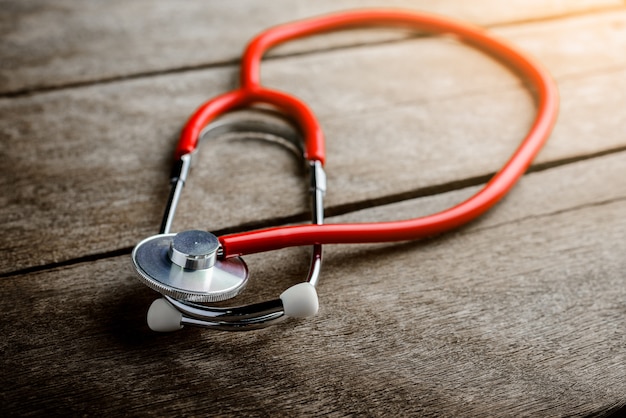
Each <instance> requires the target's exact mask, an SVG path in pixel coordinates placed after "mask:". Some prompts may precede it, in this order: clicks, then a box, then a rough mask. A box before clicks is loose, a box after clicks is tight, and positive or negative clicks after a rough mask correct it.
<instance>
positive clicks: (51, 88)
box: [0, 1, 626, 277]
mask: <svg viewBox="0 0 626 418" xmlns="http://www.w3.org/2000/svg"><path fill="white" fill-rule="evenodd" d="M625 8H626V1H625V2H624V6H617V5H615V6H603V7H598V8H595V9H592V10H584V11H581V10H575V11H570V12H565V13H561V14H558V15H551V16H541V17H535V18H524V19H517V20H512V21H504V22H497V23H491V24H485V25H481V26H482V27H484V28H487V29H497V28H503V27H515V26H520V25H525V24H532V23H540V22H550V21H557V20H559V19H567V18H575V17H578V16H590V15H594V14H602V13H608V12H611V11H621V10H624V9H625ZM433 36H436V35H431V34H428V33H416V34H411V35H408V36H402V37H400V38H398V39H386V40H381V41H366V42H362V43H356V44H349V45H337V46H332V47H326V48H320V47H316V48H312V49H309V50H303V51H291V52H287V53H272V52H271V50H270V53H269V54H268V55H266V56H264V57H263V61H273V60H280V59H285V58H291V57H298V56H302V55H314V54H319V53H325V52H330V51H343V50H345V51H349V50H354V49H359V48H366V47H371V46H376V45H388V44H396V43H402V42H406V41H410V40H414V39H418V38H428V37H433ZM239 62H240V59H234V60H224V61H219V60H218V61H215V62H210V63H203V64H197V65H183V66H179V67H172V68H166V69H161V70H153V71H143V72H137V73H134V74H127V75H117V76H112V77H100V78H93V79H90V80H83V81H77V82H69V83H61V84H56V85H48V86H42V87H25V88H20V89H16V90H12V91H5V92H1V93H0V99H3V98H6V99H10V98H20V97H28V96H34V95H37V94H44V93H49V92H55V91H62V90H72V89H80V88H84V87H91V86H97V85H106V84H113V83H117V82H123V81H128V80H138V79H143V78H152V77H159V76H164V75H172V74H184V73H188V72H195V71H205V70H210V69H217V68H226V67H231V66H237V65H239ZM0 277H1V276H0Z"/></svg>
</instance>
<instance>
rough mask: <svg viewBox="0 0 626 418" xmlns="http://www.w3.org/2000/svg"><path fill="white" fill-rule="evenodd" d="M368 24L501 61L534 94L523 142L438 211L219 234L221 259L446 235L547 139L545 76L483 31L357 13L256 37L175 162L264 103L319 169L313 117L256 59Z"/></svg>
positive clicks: (550, 99)
mask: <svg viewBox="0 0 626 418" xmlns="http://www.w3.org/2000/svg"><path fill="white" fill-rule="evenodd" d="M370 25H376V26H379V25H385V26H388V25H393V26H404V27H410V28H413V29H418V30H423V31H428V32H432V33H449V34H453V35H456V36H457V37H458V38H460V39H461V40H463V41H464V42H467V43H470V44H472V45H473V46H475V47H477V48H479V49H481V50H483V51H485V52H487V53H489V54H491V55H492V56H494V57H495V58H497V59H499V60H501V61H503V62H504V63H505V64H507V65H508V66H509V67H510V68H511V69H512V70H514V71H515V72H517V73H518V74H519V75H520V76H522V77H523V78H525V79H526V80H527V81H528V82H529V84H530V85H531V86H532V87H533V88H534V91H535V94H536V99H537V116H536V117H535V120H534V122H533V124H532V126H531V128H530V130H529V132H528V134H527V136H526V137H525V139H524V140H523V141H522V143H521V144H520V146H519V147H518V148H517V150H516V151H515V153H514V154H513V155H512V157H511V158H510V159H509V160H508V161H507V163H506V164H505V165H504V166H503V167H502V168H501V169H500V171H499V172H498V173H497V174H496V175H494V176H493V178H492V179H491V180H490V181H489V182H488V183H487V184H486V185H485V187H484V188H482V189H481V190H480V191H479V192H478V193H476V194H475V195H474V196H472V197H470V198H469V199H467V200H465V201H464V202H462V203H460V204H458V205H456V206H454V207H452V208H449V209H446V210H444V211H442V212H439V213H435V214H432V215H428V216H424V217H420V218H415V219H409V220H401V221H394V222H380V223H351V224H325V225H297V226H287V227H277V228H270V229H264V230H257V231H249V232H244V233H238V234H231V235H225V236H222V237H220V238H219V240H220V243H221V245H222V250H223V255H224V257H232V256H239V255H243V254H251V253H257V252H264V251H271V250H276V249H279V248H285V247H292V246H300V245H313V244H348V243H371V242H391V241H406V240H414V239H419V238H425V237H429V236H433V235H437V234H440V233H443V232H446V231H448V230H451V229H454V228H456V227H459V226H461V225H463V224H465V223H467V222H469V221H471V220H473V219H475V218H477V217H478V216H480V215H481V214H483V213H484V212H486V211H487V210H488V209H490V208H491V207H492V206H493V205H495V204H496V203H497V202H498V201H499V200H500V199H501V198H502V197H503V196H504V195H505V194H506V193H507V192H508V191H509V190H510V189H511V188H512V187H513V185H514V184H515V183H516V181H517V180H518V179H519V178H520V177H521V176H522V175H523V174H524V172H525V171H526V170H527V169H528V167H529V166H530V164H531V162H532V160H533V159H534V158H535V156H536V155H537V153H538V152H539V151H540V149H541V147H542V146H543V145H544V143H545V142H546V140H547V139H548V136H549V135H550V132H551V131H552V128H553V126H554V124H555V122H556V117H557V113H558V92H557V88H556V85H555V83H554V81H553V80H552V78H551V77H550V75H549V73H548V72H547V71H546V70H545V69H544V68H543V67H542V66H541V65H540V64H539V63H537V62H536V61H535V60H533V59H532V58H530V57H529V56H527V55H526V54H524V53H522V52H520V51H519V50H517V49H516V48H514V47H513V46H512V45H510V44H509V43H508V42H506V41H504V40H501V39H498V38H496V37H494V36H493V35H490V34H488V33H487V32H486V31H485V30H484V29H482V28H479V27H476V26H472V25H468V24H466V23H462V22H458V21H455V20H451V19H448V18H443V17H440V16H436V15H432V14H426V13H418V12H413V11H401V10H358V11H350V12H343V13H337V14H331V15H327V16H322V17H317V18H312V19H307V20H302V21H297V22H293V23H288V24H284V25H280V26H276V27H274V28H271V29H269V30H267V31H265V32H262V33H261V34H259V35H258V36H257V37H256V38H254V39H253V40H252V41H251V42H250V44H248V47H247V48H246V51H245V52H244V55H243V58H242V62H241V87H240V88H239V89H236V90H233V91H231V92H228V93H225V94H223V95H221V96H218V97H216V98H214V99H212V100H210V101H208V102H207V103H205V104H204V105H202V106H201V107H200V108H199V109H198V110H197V111H196V113H195V114H194V115H193V116H192V117H191V118H190V119H189V121H188V122H187V125H186V126H185V128H184V129H183V131H182V133H181V138H180V141H179V146H178V148H177V151H176V156H177V157H180V156H181V155H184V154H186V153H189V152H192V151H193V150H194V149H195V148H196V145H197V141H198V138H199V135H200V133H201V131H202V129H203V128H204V127H205V126H206V125H207V124H208V123H209V122H210V121H212V120H213V119H214V118H216V117H217V116H220V115H221V114H223V113H225V112H228V111H231V110H235V109H239V108H242V107H247V106H251V105H255V104H266V105H271V106H273V107H275V108H277V109H278V110H279V111H281V112H284V113H285V114H287V115H288V116H290V117H291V118H292V119H294V121H295V122H296V123H297V124H298V125H299V127H300V129H301V130H302V134H303V137H304V140H305V157H306V158H307V159H308V160H319V161H321V162H322V163H324V161H325V150H324V137H323V134H322V130H321V128H320V126H319V124H318V122H317V120H316V118H315V116H314V115H313V113H312V112H311V110H310V109H309V107H308V106H307V105H306V104H304V103H303V102H302V101H300V100H299V99H297V98H295V97H293V96H290V95H288V94H286V93H282V92H279V91H276V90H271V89H267V88H264V87H263V86H261V84H260V65H261V59H262V57H263V54H264V53H265V52H266V51H267V50H268V49H270V48H272V47H274V46H276V45H278V44H280V43H283V42H286V41H289V40H292V39H296V38H301V37H306V36H310V35H314V34H317V33H322V32H328V31H333V30H337V29H343V28H348V27H357V26H370Z"/></svg>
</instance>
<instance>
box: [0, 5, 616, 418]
mask: <svg viewBox="0 0 626 418" xmlns="http://www.w3.org/2000/svg"><path fill="white" fill-rule="evenodd" d="M422 3H423V4H422ZM518 3H519V4H518ZM104 4H105V3H102V4H100V3H88V2H55V3H54V6H53V5H52V3H49V2H40V3H39V2H28V3H25V2H18V1H2V2H0V6H2V7H0V33H2V42H0V62H2V65H0V67H1V68H0V94H3V98H2V99H0V138H1V140H2V144H3V147H2V148H0V153H1V154H0V155H1V158H0V161H1V164H0V219H2V220H3V222H2V229H1V231H0V232H2V240H0V249H1V251H2V254H3V255H4V257H2V261H1V262H0V274H2V275H3V284H4V286H3V287H2V288H0V293H1V295H2V300H3V302H2V311H3V321H2V335H3V336H4V339H3V341H2V343H1V344H0V347H1V348H2V349H1V350H2V351H1V353H2V361H1V362H0V365H1V366H0V367H1V370H0V375H2V376H3V377H2V382H3V384H2V387H1V392H2V395H1V398H0V399H1V403H0V411H1V412H2V414H3V415H29V414H39V415H41V414H44V413H46V412H47V413H50V412H57V413H61V412H73V413H74V414H75V415H85V414H86V415H122V414H130V415H163V414H176V415H186V414H191V415H207V414H211V415H215V414H223V415H230V414H239V415H259V416H268V415H325V414H330V415H337V416H341V415H350V414H358V415H385V416H394V415H418V416H419V415H444V416H458V415H465V416H485V415H492V416H501V415H502V416H505V415H506V416H519V415H529V416H531V415H532V416H537V415H539V416H562V415H568V416H569V415H576V416H580V415H586V414H593V413H596V412H597V413H605V412H608V411H611V410H612V409H613V408H616V407H620V406H623V405H624V403H625V402H626V369H625V368H626V341H625V340H624V330H625V329H626V327H625V325H626V321H625V318H626V317H625V316H624V314H625V313H626V305H625V302H624V301H625V300H626V298H625V296H626V295H625V293H626V286H625V284H626V283H625V281H626V279H625V276H624V273H623V272H624V271H626V269H625V268H624V267H626V265H625V263H626V257H625V256H624V254H625V251H624V250H625V245H626V244H625V243H626V239H625V238H626V220H625V218H624V213H626V211H625V209H626V208H625V206H624V205H625V202H626V180H624V179H625V178H626V176H625V175H626V155H625V150H626V139H625V136H624V134H623V132H624V130H623V127H624V126H625V123H626V106H624V104H625V103H626V96H625V93H624V91H626V85H625V83H626V81H625V80H626V58H625V55H624V53H623V51H624V50H626V48H625V47H626V7H625V6H624V4H623V2H617V1H571V2H560V1H554V2H545V1H542V2H534V1H533V2H516V5H514V6H513V5H511V4H510V3H507V7H503V6H502V3H501V2H495V1H487V0H484V1H481V2H479V3H477V2H471V5H470V4H469V3H468V4H464V2H460V1H453V0H450V1H443V2H434V4H433V2H419V1H417V2H401V1H397V2H394V3H386V5H387V6H403V7H411V8H416V9H420V8H421V9H424V10H430V11H435V12H444V13H446V14H449V15H452V16H456V17H461V18H467V19H470V20H472V21H474V22H477V23H481V24H485V25H488V26H493V27H494V31H495V32H496V33H498V34H499V35H501V36H503V37H505V38H507V39H509V40H511V41H513V42H514V43H516V44H518V45H520V46H522V47H523V48H524V49H526V50H528V51H529V52H531V53H532V54H533V55H535V56H537V57H538V58H539V59H540V60H541V61H542V62H544V63H545V64H546V65H547V66H548V68H549V69H550V70H551V71H552V73H553V74H554V75H555V78H556V79H557V81H558V83H559V89H560V92H561V96H562V110H561V115H560V119H559V124H558V126H557V128H556V130H555V132H554V135H553V136H552V138H551V140H550V142H549V143H548V145H547V147H546V148H545V150H544V151H543V152H542V153H541V155H540V157H539V159H538V160H537V163H536V165H535V167H534V170H536V171H535V172H534V173H532V174H529V175H527V176H526V177H525V178H524V180H523V181H522V182H521V184H520V185H519V186H518V187H517V188H516V189H515V190H514V193H513V194H512V195H511V196H509V197H507V199H505V201H504V202H503V204H501V205H499V206H498V207H497V208H496V210H494V211H492V212H490V213H489V214H488V215H487V216H486V217H484V218H482V219H481V220H480V221H478V222H476V223H474V224H472V225H470V226H468V227H466V228H464V229H463V230H461V231H460V232H458V233H454V234H449V235H446V236H444V237H441V238H438V239H435V240H431V241H428V242H424V243H419V244H407V245H391V246H388V245H385V246H347V247H332V246H329V247H328V249H327V260H326V265H325V268H324V274H323V278H322V285H321V286H320V289H319V293H320V298H321V303H322V308H321V312H320V315H319V316H318V317H316V318H315V319H313V320H310V321H292V322H290V323H285V324H283V325H281V326H280V327H277V328H274V329H271V330H266V331H261V332H258V333H252V334H245V335H242V334H238V335H231V334H223V333H218V334H213V333H208V332H205V331H198V330H184V331H183V332H180V333H177V334H174V335H165V336H164V335H155V334H153V333H151V332H149V331H148V330H147V327H146V326H145V324H144V315H145V310H146V308H147V306H148V305H149V303H150V301H151V299H152V298H153V297H154V294H153V293H152V292H151V291H150V290H148V289H146V288H144V287H143V286H142V285H141V284H140V283H138V282H137V281H136V280H134V279H133V278H132V274H131V273H130V272H129V260H128V255H127V253H128V251H129V248H130V247H131V246H132V245H134V244H135V243H136V242H137V241H138V240H139V239H141V238H143V237H145V236H147V235H150V234H152V233H154V232H155V230H156V228H157V226H158V223H159V220H160V219H159V218H160V216H161V212H162V209H163V204H164V200H165V198H166V194H167V192H168V190H167V175H168V168H169V159H170V153H171V150H172V148H173V143H174V142H175V138H176V135H177V132H178V130H179V129H180V126H181V124H182V123H183V121H184V120H185V119H186V117H187V115H188V114H189V113H191V112H192V111H193V109H194V108H195V107H196V106H197V105H198V104H199V103H201V102H203V101H204V100H206V99H207V98H210V97H211V96H213V95H215V94H217V93H221V92H223V91H225V90H228V89H230V88H232V87H233V86H234V80H235V79H236V76H237V68H236V65H235V64H234V63H235V61H236V59H237V57H238V54H239V52H240V51H241V49H242V48H243V45H244V44H245V41H246V40H247V39H248V38H249V37H250V36H251V35H252V34H254V33H256V32H258V31H259V30H260V29H262V28H264V27H266V26H268V25H271V24H275V23H279V22H282V21H287V20H292V19H294V18H299V17H304V16H309V15H312V14H317V13H320V12H323V11H329V10H339V9H345V8H349V7H353V6H355V5H359V6H367V5H373V4H374V3H369V2H358V4H357V3H356V2H350V1H333V2H297V3H294V2H289V3H288V4H289V5H287V3H285V2H281V1H277V2H271V3H269V4H267V3H262V6H261V3H260V2H254V1H251V0H248V1H241V2H238V3H237V6H236V7H234V6H232V3H231V2H229V3H226V2H184V3H180V2H176V3H173V2H172V3H169V2H164V1H163V2H150V5H151V6H150V7H145V4H144V3H143V2H139V1H137V2H107V5H106V6H104ZM294 4H296V5H297V6H295V7H294V6H293V5H294ZM422 6H423V7H422ZM174 9H175V10H174ZM585 12H587V13H585ZM61 16H63V18H64V20H63V22H64V24H63V25H59V24H58V21H59V20H58V19H59V17H61ZM216 16H219V18H215V17H216ZM208 17H212V20H210V19H208ZM183 22H184V24H183ZM202 23H206V25H203V24H202ZM181 28H184V29H185V30H182V29H181ZM218 34H219V36H220V38H219V41H217V42H216V36H217V35H218ZM389 40H394V42H384V41H389ZM381 42H382V43H381ZM337 47H341V50H336V48H337ZM198 50H201V51H202V52H203V54H198V53H197V51H198ZM18 51H19V52H18ZM273 54H274V56H275V57H276V58H275V59H272V60H269V61H268V62H266V63H265V64H264V67H263V80H264V82H266V83H267V84H269V85H272V86H274V87H277V88H280V89H283V90H286V91H290V92H292V93H294V94H296V95H297V96H299V97H301V98H303V99H305V100H306V101H307V102H308V103H310V105H311V106H312V107H313V109H314V110H315V111H316V113H317V114H318V116H319V117H320V120H321V122H322V124H323V126H324V129H325V132H326V135H327V138H328V151H329V159H328V164H327V169H328V174H329V186H330V190H329V193H328V196H327V201H328V207H329V212H330V213H331V214H333V213H334V214H341V213H345V215H341V216H335V217H331V218H330V219H329V222H338V221H344V220H350V221H362V220H377V219H396V218H406V217H413V216H416V215H421V214H427V213H430V212H433V211H435V210H439V209H442V208H444V207H447V206H449V205H450V204H453V203H456V202H458V201H460V200H461V199H462V198H463V197H465V196H468V195H469V193H471V192H472V191H474V190H475V187H466V186H470V185H473V184H478V183H480V182H481V181H482V180H483V179H484V178H486V176H488V175H489V174H491V173H493V172H494V171H495V170H497V168H498V167H499V166H500V164H501V163H502V162H503V161H504V160H505V159H506V158H507V156H508V155H509V154H510V153H511V152H512V150H513V149H514V148H515V146H516V144H517V143H518V142H519V140H520V138H521V137H522V136H523V134H524V132H525V130H526V129H527V127H528V124H529V123H530V120H531V118H532V116H533V103H532V97H531V96H530V95H529V94H528V93H527V92H526V91H525V90H524V88H523V86H522V85H521V83H520V81H519V80H518V79H517V78H516V77H514V76H513V75H512V74H510V73H509V72H508V71H506V70H505V69H504V68H503V67H501V66H500V65H499V64H497V63H495V62H493V61H492V60H490V59H489V58H487V57H485V56H483V55H482V54H480V53H478V52H476V51H473V50H471V49H468V48H467V47H466V46H463V45H459V44H456V43H454V42H451V41H450V40H442V39H434V38H417V39H416V38H414V37H411V36H410V35H407V33H406V32H401V33H400V32H395V31H385V30H380V31H379V30H368V31H351V32H348V33H344V34H339V35H330V36H325V37H323V38H318V39H312V40H308V41H303V42H299V43H296V44H292V45H289V46H287V47H285V48H281V49H280V50H277V51H275V52H274V53H273ZM127 78H130V79H127ZM27 92H28V93H27ZM372 150H375V151H372ZM300 174H301V170H300V167H299V165H298V163H297V162H296V161H295V160H294V159H293V157H292V156H291V155H290V154H289V153H286V152H285V151H284V150H283V149H281V147H277V146H275V145H272V144H270V143H268V142H266V141H258V140H257V141H255V140H250V139H245V140H243V139H236V140H232V139H222V140H218V141H213V143H212V144H211V145H209V144H207V145H206V146H205V147H203V148H202V150H201V152H200V154H199V158H198V163H197V164H196V165H195V166H194V169H193V173H192V176H191V179H190V181H189V184H188V186H187V187H186V190H185V198H184V199H183V203H182V206H181V208H180V215H179V216H178V218H177V220H176V222H175V228H174V229H175V230H179V229H185V228H189V227H199V228H206V229H209V230H214V231H215V230H217V231H219V230H236V229H241V228H244V227H245V226H246V225H248V224H251V223H254V222H260V223H262V224H271V223H280V222H284V221H289V220H293V219H300V218H303V217H305V215H306V207H307V205H306V202H305V198H306V194H305V190H304V184H303V181H302V179H301V178H300V177H301V176H300ZM192 196H193V198H192ZM384 203H389V204H388V205H383V206H378V205H382V204H384ZM376 206H378V207H376ZM224 207H227V208H228V210H224V209H223V208H224ZM359 209H362V210H359ZM307 258H308V255H307V252H306V250H305V249H295V250H288V251H281V252H278V253H275V254H271V257H268V258H267V260H265V259H264V257H262V256H258V255H257V256H253V257H250V258H249V259H248V261H249V264H250V265H251V266H252V268H253V274H254V276H253V282H252V283H251V285H250V288H249V289H248V290H247V291H246V293H245V294H244V295H242V297H241V300H243V301H250V300H259V299H263V298H266V297H275V296H276V294H278V293H279V292H280V291H281V290H282V289H284V288H285V287H287V286H288V285H289V284H291V283H295V282H297V281H299V280H301V277H302V276H303V274H304V269H305V268H306V259H307ZM55 263H56V264H55Z"/></svg>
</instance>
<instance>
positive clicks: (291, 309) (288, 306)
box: [280, 282, 319, 318]
mask: <svg viewBox="0 0 626 418" xmlns="http://www.w3.org/2000/svg"><path fill="white" fill-rule="evenodd" d="M280 300H282V302H283V309H284V310H285V315H287V316H291V317H293V318H306V317H309V316H313V315H315V314H316V313H317V309H318V308H319V301H318V300H317V292H316V291H315V286H313V285H312V284H311V283H307V282H305V283H298V284H297V285H295V286H291V287H290V288H289V289H287V290H285V291H284V292H283V293H282V294H281V295H280Z"/></svg>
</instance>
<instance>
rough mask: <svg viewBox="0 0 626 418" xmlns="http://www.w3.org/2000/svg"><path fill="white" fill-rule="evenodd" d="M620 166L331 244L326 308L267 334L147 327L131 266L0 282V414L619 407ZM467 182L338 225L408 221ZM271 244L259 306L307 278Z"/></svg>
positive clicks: (584, 410) (623, 350)
mask: <svg viewBox="0 0 626 418" xmlns="http://www.w3.org/2000/svg"><path fill="white" fill-rule="evenodd" d="M625 157H626V155H625V154H624V153H621V154H618V155H613V156H607V157H603V158H597V159H594V160H590V161H584V162H579V163H576V164H571V165H568V166H565V167H559V168H554V169H550V170H547V171H544V172H540V173H534V174H530V175H528V176H526V177H525V178H524V179H523V181H522V182H521V183H520V185H519V187H518V188H517V189H516V193H514V194H512V195H510V197H508V198H507V200H506V201H505V203H504V204H502V205H500V206H498V208H497V209H496V210H495V211H493V212H491V213H490V214H489V216H488V217H485V218H482V219H481V220H480V221H479V222H476V223H474V224H473V225H472V226H471V227H469V228H466V229H464V230H462V231H460V232H458V233H454V234H448V235H446V236H444V237H441V238H438V239H434V240H430V241H427V242H423V243H413V244H407V245H385V246H328V247H327V250H326V254H327V257H326V259H327V261H326V266H325V268H324V273H323V279H322V282H321V285H320V288H319V295H320V299H321V311H320V314H319V315H318V316H317V317H316V318H314V319H310V320H301V321H295V320H293V321H290V322H286V323H284V324H282V325H280V326H277V327H274V328H272V329H268V330H264V331H259V332H253V333H244V334H227V333H212V332H209V331H202V330H192V329H185V330H183V331H181V332H178V333H174V334H169V335H159V334H153V333H151V332H149V331H148V330H147V329H146V327H145V325H143V315H144V312H145V309H146V307H147V305H148V304H149V302H150V300H151V298H152V297H153V294H152V292H151V291H149V290H147V289H145V288H144V287H143V286H142V285H141V284H139V282H138V281H136V280H135V279H133V278H131V277H130V273H129V272H128V258H127V257H113V258H109V259H104V260H99V261H96V262H89V263H83V264H80V265H75V266H72V267H68V268H59V269H54V270H48V271H44V272H38V273H31V274H27V275H22V276H17V277H12V278H8V279H5V282H4V285H3V286H2V287H0V296H1V297H0V300H2V304H3V307H2V310H3V319H4V320H3V321H2V323H1V324H0V331H1V333H2V335H3V336H4V338H3V340H2V342H1V343H0V344H1V347H2V352H3V356H2V357H1V360H0V367H1V369H0V372H1V373H2V375H3V376H5V377H9V378H8V379H7V378H5V379H4V381H3V383H4V384H3V388H2V389H3V390H2V391H1V393H2V396H1V397H0V402H1V404H0V409H2V410H3V411H11V413H12V414H15V415H27V414H42V413H44V412H45V413H50V412H59V413H61V412H62V413H72V414H76V415H78V414H81V415H92V414H99V415H107V416H112V415H128V414H133V415H134V414H158V415H162V414H167V415H197V414H206V412H207V411H208V410H210V411H211V413H212V414H220V415H231V414H236V415H262V416H268V415H285V414H289V415H307V416H318V415H350V414H353V415H374V416H401V415H414V414H420V415H434V414H437V415H438V416H459V415H463V416H485V415H491V414H493V413H494V412H493V411H497V414H498V416H564V415H568V416H569V415H577V416H582V415H587V414H590V413H594V412H597V411H602V410H607V409H610V408H611V407H613V406H615V405H619V404H620V403H622V404H623V401H624V396H625V394H626V381H625V380H624V375H625V369H624V364H625V362H624V360H626V344H625V341H624V334H623V329H624V327H625V326H626V322H625V321H626V317H625V316H624V303H623V301H624V300H625V297H626V287H625V286H624V279H623V274H622V273H623V271H624V268H625V267H626V264H625V259H624V257H623V254H624V251H626V222H625V219H624V216H623V214H624V211H625V210H626V185H625V184H624V182H615V181H614V179H615V178H616V177H618V176H619V177H620V178H624V174H626V170H625V167H624V164H623V161H624V158H625ZM468 192H470V191H469V190H462V191H456V192H451V193H448V194H445V195H439V196H436V197H430V198H424V199H416V200H413V201H410V202H403V203H402V204H399V205H390V206H388V207H386V208H376V209H374V210H372V211H362V212H358V213H353V214H351V215H347V216H346V217H345V218H343V219H346V220H351V221H366V220H369V219H370V218H371V217H372V216H378V214H379V213H381V212H382V213H385V214H388V215H390V216H394V217H395V216H399V217H409V216H413V215H414V214H415V213H416V212H419V211H421V210H424V209H432V208H435V207H438V206H439V205H441V204H446V205H447V204H450V203H451V202H454V201H458V200H459V199H461V198H463V197H464V196H465V195H466V194H467V193H468ZM270 255H271V257H263V256H260V255H256V256H253V257H250V258H249V259H248V261H249V263H250V266H251V268H252V271H253V275H254V276H253V279H254V280H253V282H252V284H251V286H252V288H251V289H250V290H251V291H252V290H259V293H260V294H261V295H259V294H257V293H255V292H254V291H253V292H252V293H253V297H254V296H255V295H256V297H261V298H262V297H265V296H267V295H275V294H276V292H278V291H280V290H279V289H282V288H284V287H287V286H289V285H290V283H294V282H296V281H298V280H299V279H298V277H301V276H300V274H302V273H303V270H304V269H305V266H303V265H301V264H300V263H301V262H304V263H306V261H305V260H306V251H303V250H299V249H296V250H288V251H281V252H277V253H274V254H270ZM249 298H250V296H246V297H244V299H249ZM14 301H19V303H14Z"/></svg>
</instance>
